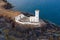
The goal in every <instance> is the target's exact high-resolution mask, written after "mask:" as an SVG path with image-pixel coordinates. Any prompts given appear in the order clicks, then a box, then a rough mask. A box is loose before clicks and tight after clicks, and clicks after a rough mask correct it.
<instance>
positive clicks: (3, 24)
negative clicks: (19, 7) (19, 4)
mask: <svg viewBox="0 0 60 40" xmlns="http://www.w3.org/2000/svg"><path fill="white" fill-rule="evenodd" d="M1 1H2V4H3V3H4V4H3V5H5V4H6V3H7V1H6V0H1ZM0 4H1V3H0ZM3 5H1V6H3ZM1 6H0V40H60V27H59V26H57V25H55V24H53V23H50V22H49V21H46V20H43V19H42V20H43V21H44V22H45V23H46V25H44V26H42V27H34V28H30V27H31V26H29V27H27V26H25V27H26V28H25V27H24V26H22V25H19V24H18V23H16V22H15V21H14V17H15V16H17V15H19V14H21V13H23V14H24V15H26V16H28V17H29V16H33V15H31V14H27V13H24V12H18V11H12V10H11V9H10V7H9V6H6V7H5V8H4V7H3V8H2V7H1ZM10 6H11V5H10ZM14 13H15V14H14ZM32 27H33V26H32Z"/></svg>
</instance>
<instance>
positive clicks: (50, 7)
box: [8, 0, 60, 25]
mask: <svg viewBox="0 0 60 40" xmlns="http://www.w3.org/2000/svg"><path fill="white" fill-rule="evenodd" d="M8 2H10V3H11V4H12V5H13V6H14V8H13V9H14V10H18V11H23V12H29V13H31V14H34V11H35V10H36V9H38V10H40V16H39V17H40V18H42V19H46V20H49V21H51V22H53V23H56V24H58V25H60V0H8Z"/></svg>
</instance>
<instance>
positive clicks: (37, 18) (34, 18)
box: [29, 10, 39, 22]
mask: <svg viewBox="0 0 60 40" xmlns="http://www.w3.org/2000/svg"><path fill="white" fill-rule="evenodd" d="M29 19H30V22H39V10H35V16H30V18H29Z"/></svg>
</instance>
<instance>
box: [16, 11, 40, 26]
mask: <svg viewBox="0 0 60 40" xmlns="http://www.w3.org/2000/svg"><path fill="white" fill-rule="evenodd" d="M15 21H16V22H18V23H21V24H34V25H37V24H39V10H35V16H30V17H26V16H25V15H23V14H20V15H18V16H16V17H15Z"/></svg>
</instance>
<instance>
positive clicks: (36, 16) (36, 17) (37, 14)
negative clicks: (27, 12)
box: [35, 10, 39, 22]
mask: <svg viewBox="0 0 60 40" xmlns="http://www.w3.org/2000/svg"><path fill="white" fill-rule="evenodd" d="M35 22H39V10H35Z"/></svg>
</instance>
